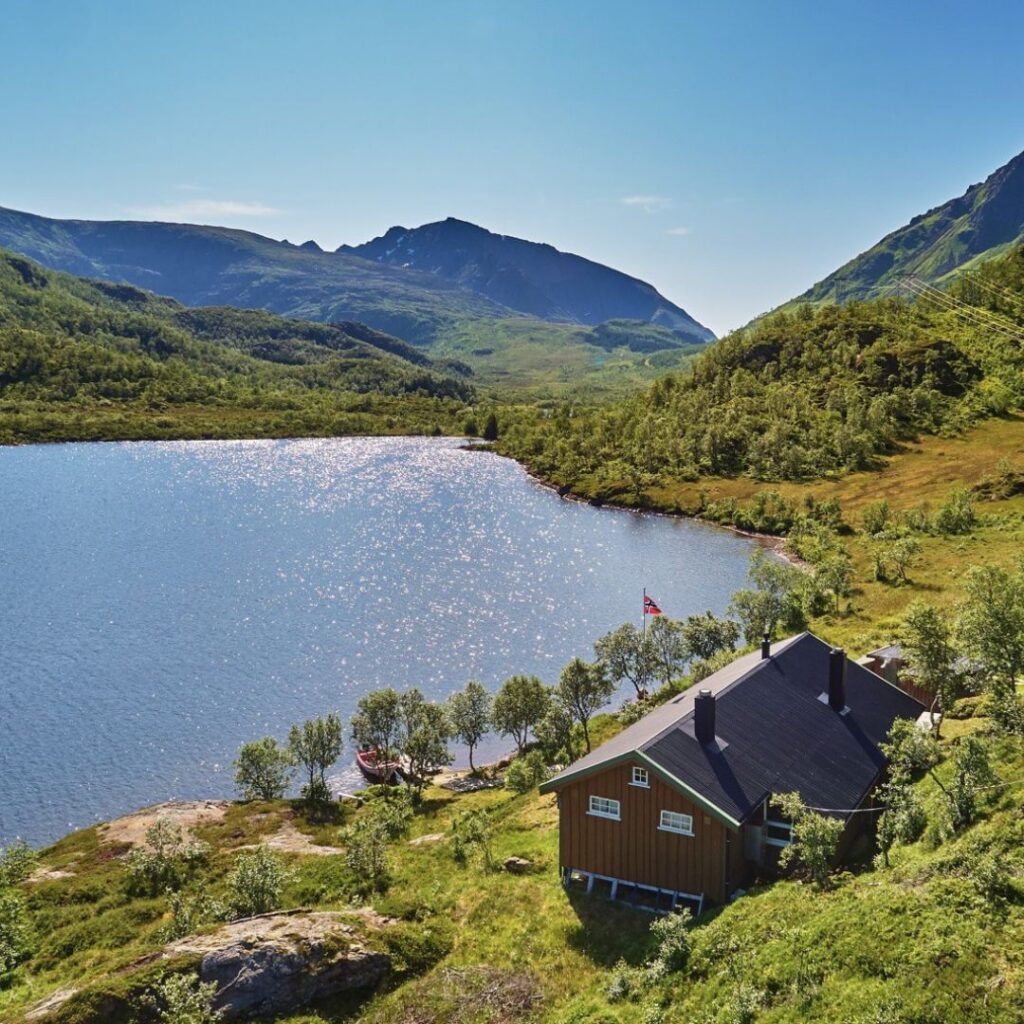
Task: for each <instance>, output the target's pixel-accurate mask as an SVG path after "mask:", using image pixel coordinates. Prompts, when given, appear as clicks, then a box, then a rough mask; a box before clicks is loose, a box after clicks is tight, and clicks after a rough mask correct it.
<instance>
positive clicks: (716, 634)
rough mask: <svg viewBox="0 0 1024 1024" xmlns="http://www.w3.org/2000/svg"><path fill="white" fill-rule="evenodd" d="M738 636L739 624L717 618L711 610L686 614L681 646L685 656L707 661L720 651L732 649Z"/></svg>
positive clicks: (734, 647)
mask: <svg viewBox="0 0 1024 1024" xmlns="http://www.w3.org/2000/svg"><path fill="white" fill-rule="evenodd" d="M739 638H740V627H739V624H738V623H736V622H733V621H732V619H719V618H717V617H716V616H715V615H714V614H713V613H712V612H710V611H707V612H705V613H704V614H703V615H688V616H687V617H686V621H685V622H684V623H683V647H684V649H685V651H686V656H687V658H696V659H697V660H698V661H708V660H709V659H710V658H713V657H714V656H715V655H716V654H718V653H719V652H720V651H733V650H735V649H736V642H737V641H738V640H739Z"/></svg>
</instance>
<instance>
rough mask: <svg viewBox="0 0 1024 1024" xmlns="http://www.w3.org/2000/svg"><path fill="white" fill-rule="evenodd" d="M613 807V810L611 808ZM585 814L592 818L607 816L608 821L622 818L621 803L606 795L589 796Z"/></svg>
mask: <svg viewBox="0 0 1024 1024" xmlns="http://www.w3.org/2000/svg"><path fill="white" fill-rule="evenodd" d="M613 807H614V810H613V809H612V808H613ZM587 814H589V815H590V816H591V817H594V818H607V819H608V820H609V821H621V820H622V805H621V804H620V803H619V801H618V800H612V799H611V798H610V797H607V796H591V797H590V799H589V800H588V801H587Z"/></svg>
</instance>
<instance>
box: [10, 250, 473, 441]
mask: <svg viewBox="0 0 1024 1024" xmlns="http://www.w3.org/2000/svg"><path fill="white" fill-rule="evenodd" d="M467 373H468V371H467V370H466V368H465V367H464V366H461V365H458V364H444V363H437V362H434V361H432V360H431V359H429V358H428V357H427V356H425V355H424V354H423V352H422V351H420V350H417V349H414V348H411V347H410V346H408V345H406V344H405V343H404V342H401V341H399V340H398V339H397V338H393V337H390V336H389V335H386V334H383V333H381V332H379V331H375V330H373V329H371V328H368V327H366V326H365V325H363V324H357V323H351V322H344V323H337V324H319V323H305V322H302V321H299V320H290V319H285V318H284V317H280V316H276V315H274V314H272V313H267V312H263V311H259V310H237V309H230V308H224V307H211V308H197V309H189V308H187V307H185V306H183V305H181V304H180V303H178V302H176V301H175V300H173V299H166V298H161V297H159V296H156V295H153V294H152V293H150V292H147V291H143V290H141V289H139V288H135V287H133V286H130V285H124V284H110V283H108V282H103V281H90V280H85V279H82V278H76V277H73V276H71V275H68V274H63V273H59V272H57V271H52V270H46V269H44V268H43V267H41V266H39V265H38V264H36V263H33V262H31V261H29V260H27V259H25V258H23V257H21V256H17V255H15V254H13V253H10V252H7V251H4V250H0V440H5V441H10V440H46V439H73V438H81V439H91V438H95V437H149V436H157V437H168V436H171V437H174V436H183V437H192V436H213V437H221V436H232V437H233V436H263V435H266V434H268V433H269V434H271V435H272V436H273V435H280V434H282V433H283V434H287V433H292V432H294V433H299V434H305V433H320V434H322V433H335V432H336V433H355V432H393V431H395V430H401V429H402V428H403V426H404V428H405V429H406V430H411V429H413V428H415V430H416V431H417V432H430V431H432V430H434V429H441V428H442V425H443V429H445V430H446V432H451V431H453V430H456V429H458V428H457V427H456V425H455V422H454V419H453V417H454V416H455V415H456V410H458V409H461V408H462V407H463V404H464V403H465V402H467V401H471V400H472V398H473V393H474V392H473V388H472V386H471V384H470V383H469V382H468V380H467ZM443 403H450V406H451V408H450V409H449V408H448V407H447V406H446V405H444V404H443ZM357 407H358V408H357ZM378 408H379V409H380V410H381V414H380V415H377V414H376V413H374V412H373V411H372V410H374V409H378ZM414 410H415V415H413V411H414ZM385 413H386V416H385ZM396 413H397V414H398V415H397V418H396V416H395V414H396ZM387 420H390V422H387Z"/></svg>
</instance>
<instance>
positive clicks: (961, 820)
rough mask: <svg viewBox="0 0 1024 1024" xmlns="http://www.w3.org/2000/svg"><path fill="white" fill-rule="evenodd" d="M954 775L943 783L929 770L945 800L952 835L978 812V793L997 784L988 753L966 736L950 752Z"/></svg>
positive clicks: (977, 740) (972, 819)
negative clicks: (951, 752)
mask: <svg viewBox="0 0 1024 1024" xmlns="http://www.w3.org/2000/svg"><path fill="white" fill-rule="evenodd" d="M952 762H953V774H952V777H951V778H950V779H948V780H947V781H946V782H943V781H942V779H941V778H940V777H939V775H938V773H937V772H936V771H935V770H934V769H932V771H931V772H930V775H931V777H932V779H933V780H934V781H935V784H936V785H937V786H938V787H939V789H940V790H941V791H942V795H943V796H944V797H945V800H946V810H947V812H948V814H949V823H950V825H951V826H952V829H953V831H954V832H959V831H960V830H961V829H963V828H966V827H967V826H968V825H970V824H972V823H973V821H974V818H975V815H976V814H977V809H978V797H977V794H978V791H979V790H981V789H984V788H985V787H987V786H991V785H993V784H995V783H996V781H997V779H996V773H995V771H993V769H992V763H991V761H990V760H989V756H988V750H987V748H986V747H985V744H984V743H982V741H981V740H979V739H978V738H977V737H976V736H966V737H964V738H963V739H962V740H960V742H959V743H958V744H957V746H956V750H955V751H954V752H953V757H952Z"/></svg>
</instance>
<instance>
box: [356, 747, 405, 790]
mask: <svg viewBox="0 0 1024 1024" xmlns="http://www.w3.org/2000/svg"><path fill="white" fill-rule="evenodd" d="M356 764H357V765H358V766H359V770H360V771H361V772H362V773H363V777H364V778H365V779H366V780H367V781H368V782H373V783H377V784H380V783H387V782H396V781H398V777H399V773H400V771H401V767H402V766H401V765H400V764H399V763H398V761H391V760H389V759H388V758H386V757H385V758H381V756H380V751H379V750H377V748H376V747H362V748H360V749H359V750H357V751H356Z"/></svg>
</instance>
